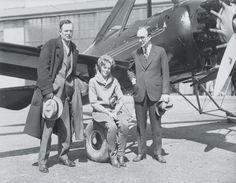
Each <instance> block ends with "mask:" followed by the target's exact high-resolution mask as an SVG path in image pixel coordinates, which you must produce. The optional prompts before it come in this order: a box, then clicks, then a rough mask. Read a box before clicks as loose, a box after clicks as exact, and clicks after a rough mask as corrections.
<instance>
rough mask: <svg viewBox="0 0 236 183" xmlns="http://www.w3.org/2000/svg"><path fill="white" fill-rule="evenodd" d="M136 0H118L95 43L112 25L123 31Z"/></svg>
mask: <svg viewBox="0 0 236 183" xmlns="http://www.w3.org/2000/svg"><path fill="white" fill-rule="evenodd" d="M134 3H135V0H118V2H117V3H116V5H115V6H114V8H113V9H112V11H111V13H110V15H109V16H108V18H107V20H106V21H105V23H104V24H103V26H102V28H101V29H100V31H99V32H98V34H97V36H96V38H95V39H94V43H95V44H96V42H97V41H98V40H100V39H101V38H102V37H103V36H104V35H105V34H106V33H107V32H108V31H109V30H111V28H112V27H115V28H119V29H120V30H121V31H122V29H123V28H124V25H125V24H126V22H127V21H128V17H129V14H130V11H131V10H132V8H131V7H133V5H134Z"/></svg>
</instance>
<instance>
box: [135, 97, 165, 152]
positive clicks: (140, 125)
mask: <svg viewBox="0 0 236 183" xmlns="http://www.w3.org/2000/svg"><path fill="white" fill-rule="evenodd" d="M156 104H157V102H154V101H150V99H149V98H148V96H147V95H146V96H145V98H144V100H143V101H142V102H135V113H136V118H137V133H138V135H137V141H138V153H139V154H145V153H146V127H147V111H148V112H149V117H150V123H151V129H152V138H153V151H154V152H153V153H154V154H156V155H160V154H161V148H162V134H161V117H159V116H157V114H156V110H155V106H156Z"/></svg>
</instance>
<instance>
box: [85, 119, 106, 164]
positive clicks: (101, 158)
mask: <svg viewBox="0 0 236 183" xmlns="http://www.w3.org/2000/svg"><path fill="white" fill-rule="evenodd" d="M106 133H107V132H106V129H105V128H104V127H103V126H101V125H100V124H99V123H97V122H91V123H89V124H88V125H87V127H86V129H85V134H86V151H87V156H88V158H89V159H91V160H93V161H97V162H107V161H108V159H109V155H108V144H107V140H106Z"/></svg>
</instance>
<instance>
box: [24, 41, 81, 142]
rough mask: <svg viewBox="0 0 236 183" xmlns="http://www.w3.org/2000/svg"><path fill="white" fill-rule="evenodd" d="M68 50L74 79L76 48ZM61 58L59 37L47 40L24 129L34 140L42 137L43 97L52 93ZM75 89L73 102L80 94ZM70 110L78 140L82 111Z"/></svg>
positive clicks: (73, 45)
mask: <svg viewBox="0 0 236 183" xmlns="http://www.w3.org/2000/svg"><path fill="white" fill-rule="evenodd" d="M70 50H71V52H72V54H73V66H72V67H73V68H72V77H74V78H75V74H76V65H77V64H76V63H77V60H78V50H76V46H75V44H74V43H72V44H71V48H70ZM63 58H64V51H63V43H62V40H61V37H58V38H56V39H51V40H49V41H48V42H47V43H46V44H45V45H44V46H43V48H42V50H41V52H40V57H39V67H38V69H37V73H38V80H37V83H36V90H35V92H34V95H33V98H32V101H31V106H30V110H29V113H28V116H27V119H26V124H25V128H24V132H25V133H27V134H28V135H31V136H33V137H36V138H41V136H42V130H43V122H44V120H43V118H42V117H41V114H42V103H43V97H44V96H45V95H47V94H49V93H52V92H53V82H54V80H55V78H56V75H57V73H58V72H59V70H60V68H61V64H62V63H63ZM76 87H78V86H76ZM76 87H75V92H74V95H73V98H74V99H75V100H79V97H78V96H77V95H80V92H78V89H77V88H76ZM73 98H72V100H73ZM78 103H79V101H78ZM78 103H77V104H78ZM77 104H76V105H75V104H74V105H72V107H74V108H75V107H77ZM80 104H81V101H80ZM72 110H73V112H74V113H75V114H74V116H73V119H74V120H73V123H74V125H73V127H74V131H75V134H76V137H77V139H78V140H80V138H83V129H81V127H82V124H83V122H82V119H80V118H81V112H82V111H81V110H78V108H75V109H72Z"/></svg>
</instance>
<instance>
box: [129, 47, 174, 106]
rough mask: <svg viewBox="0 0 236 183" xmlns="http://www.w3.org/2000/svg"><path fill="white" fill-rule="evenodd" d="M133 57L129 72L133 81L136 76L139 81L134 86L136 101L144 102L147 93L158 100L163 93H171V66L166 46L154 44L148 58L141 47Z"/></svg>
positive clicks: (153, 99)
mask: <svg viewBox="0 0 236 183" xmlns="http://www.w3.org/2000/svg"><path fill="white" fill-rule="evenodd" d="M132 57H133V60H131V62H130V64H129V69H128V72H127V73H128V77H129V79H130V80H131V81H132V79H133V78H135V79H136V82H137V83H136V85H135V87H134V100H135V102H142V101H143V100H144V97H145V95H147V96H148V97H149V99H150V100H151V101H154V102H156V101H159V100H160V97H161V95H162V94H169V66H168V58H167V55H166V52H165V50H164V48H162V47H160V46H156V45H152V48H151V51H150V53H149V56H148V58H145V56H144V54H143V49H142V48H139V49H137V50H135V51H134V52H133V53H132Z"/></svg>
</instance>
